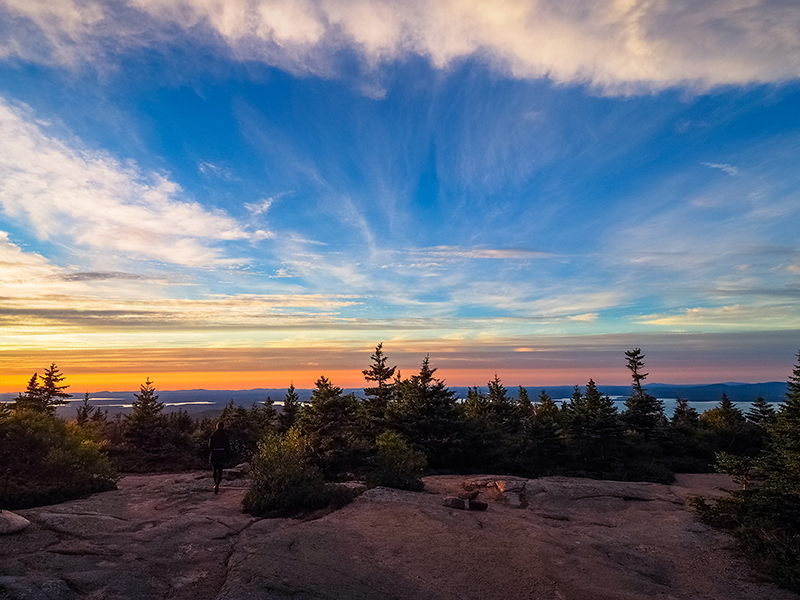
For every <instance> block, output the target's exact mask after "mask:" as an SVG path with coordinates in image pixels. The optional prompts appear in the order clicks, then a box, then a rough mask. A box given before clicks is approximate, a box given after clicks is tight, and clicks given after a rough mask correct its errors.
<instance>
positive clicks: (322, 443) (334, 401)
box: [297, 376, 364, 473]
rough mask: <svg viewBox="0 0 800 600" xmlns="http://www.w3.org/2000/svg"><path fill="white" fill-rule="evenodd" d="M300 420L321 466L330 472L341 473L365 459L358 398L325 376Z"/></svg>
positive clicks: (317, 462)
mask: <svg viewBox="0 0 800 600" xmlns="http://www.w3.org/2000/svg"><path fill="white" fill-rule="evenodd" d="M315 384H316V387H315V388H314V391H313V392H312V393H311V401H310V402H309V403H308V404H306V405H305V406H304V407H303V410H302V411H301V412H300V416H299V418H298V420H297V426H298V427H299V429H300V433H301V434H302V435H303V437H304V438H305V439H306V440H307V441H308V447H309V450H310V452H311V455H312V458H313V460H314V461H315V462H316V464H317V466H319V467H320V468H322V469H323V471H327V472H329V473H341V472H343V471H345V470H347V469H350V468H352V467H353V465H354V463H355V462H357V461H359V460H360V459H361V452H362V450H364V446H363V444H362V441H363V440H362V439H361V436H360V433H361V432H360V428H359V426H358V425H359V423H358V416H357V415H358V400H357V399H356V397H355V394H344V393H343V391H342V388H340V387H337V386H335V385H333V384H332V383H331V382H330V380H329V379H328V378H327V377H325V376H322V377H320V378H319V379H318V380H317V381H316V382H315Z"/></svg>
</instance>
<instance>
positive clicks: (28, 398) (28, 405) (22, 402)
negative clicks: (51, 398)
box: [14, 373, 44, 411]
mask: <svg viewBox="0 0 800 600" xmlns="http://www.w3.org/2000/svg"><path fill="white" fill-rule="evenodd" d="M41 396H42V392H41V388H40V387H39V374H38V373H34V374H33V377H31V378H30V379H29V380H28V387H27V388H26V389H25V391H24V392H23V393H21V394H20V395H18V396H17V397H16V398H15V399H14V409H15V410H35V411H39V410H43V409H44V408H43V404H42V401H41Z"/></svg>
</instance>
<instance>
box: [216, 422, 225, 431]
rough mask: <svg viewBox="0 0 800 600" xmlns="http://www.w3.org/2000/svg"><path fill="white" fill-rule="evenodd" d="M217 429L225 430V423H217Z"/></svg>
mask: <svg viewBox="0 0 800 600" xmlns="http://www.w3.org/2000/svg"><path fill="white" fill-rule="evenodd" d="M217 429H225V421H220V422H219V423H217Z"/></svg>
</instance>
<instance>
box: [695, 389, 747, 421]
mask: <svg viewBox="0 0 800 600" xmlns="http://www.w3.org/2000/svg"><path fill="white" fill-rule="evenodd" d="M700 422H701V423H702V424H703V425H704V426H706V427H708V428H711V429H720V430H729V431H734V430H736V429H741V428H742V427H743V426H744V424H745V423H746V422H747V420H746V419H745V417H744V414H743V413H742V411H741V409H740V408H739V407H738V406H736V405H735V404H734V403H733V402H732V401H731V399H730V398H728V394H726V393H725V392H722V396H721V397H720V400H719V404H718V405H717V406H715V407H714V408H710V409H708V410H707V411H705V412H703V414H702V415H700Z"/></svg>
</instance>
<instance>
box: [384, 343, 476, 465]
mask: <svg viewBox="0 0 800 600" xmlns="http://www.w3.org/2000/svg"><path fill="white" fill-rule="evenodd" d="M435 374H436V369H432V368H431V366H430V356H426V357H425V358H424V359H423V360H422V365H421V366H420V370H419V374H417V375H412V376H411V378H410V379H404V380H402V381H400V382H399V383H398V384H397V387H396V395H395V399H394V401H393V402H392V403H391V404H390V405H389V410H388V414H389V416H390V422H391V423H392V424H393V425H394V427H395V428H396V429H399V431H400V433H402V434H403V435H405V437H406V438H407V439H408V440H410V441H411V443H412V444H415V445H417V446H419V447H421V448H422V449H423V451H424V452H425V455H426V456H427V457H428V460H429V462H430V464H431V466H432V467H434V468H442V467H449V468H452V467H453V466H455V463H456V462H457V461H458V460H459V458H458V456H459V454H460V452H461V450H462V448H461V444H460V441H461V440H459V430H460V422H459V418H458V409H457V405H456V397H455V392H453V391H452V390H450V389H449V388H448V387H447V386H446V385H445V382H444V381H443V380H440V379H437V378H436V377H435Z"/></svg>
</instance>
